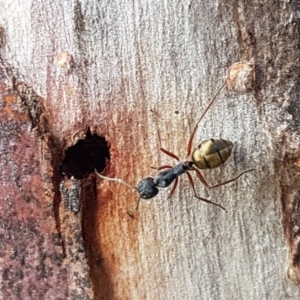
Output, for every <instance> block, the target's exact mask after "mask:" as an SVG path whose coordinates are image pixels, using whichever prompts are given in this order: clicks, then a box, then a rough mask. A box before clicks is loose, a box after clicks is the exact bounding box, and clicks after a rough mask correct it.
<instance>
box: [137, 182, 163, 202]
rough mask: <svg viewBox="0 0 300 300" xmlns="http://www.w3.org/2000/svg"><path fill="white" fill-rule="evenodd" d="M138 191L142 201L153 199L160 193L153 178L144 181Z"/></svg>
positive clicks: (139, 184)
mask: <svg viewBox="0 0 300 300" xmlns="http://www.w3.org/2000/svg"><path fill="white" fill-rule="evenodd" d="M137 191H138V193H139V194H140V197H141V198H142V199H151V198H153V197H155V196H156V195H157V194H158V192H159V190H158V188H157V187H156V186H155V183H154V178H152V177H146V178H144V179H142V180H141V181H140V182H139V183H138V185H137Z"/></svg>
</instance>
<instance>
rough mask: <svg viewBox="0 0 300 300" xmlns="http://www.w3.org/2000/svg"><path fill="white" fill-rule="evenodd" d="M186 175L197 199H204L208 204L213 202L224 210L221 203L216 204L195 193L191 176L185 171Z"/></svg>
mask: <svg viewBox="0 0 300 300" xmlns="http://www.w3.org/2000/svg"><path fill="white" fill-rule="evenodd" d="M186 175H187V176H188V179H189V182H190V186H191V187H192V189H193V192H194V196H195V197H196V198H197V199H199V200H201V201H204V202H207V203H210V204H213V205H216V206H219V207H220V208H222V209H224V210H225V211H226V209H225V208H224V207H223V206H222V205H220V204H217V203H215V202H212V201H209V200H207V199H205V198H202V197H200V196H198V195H197V193H196V190H195V186H194V181H193V178H192V176H191V174H190V173H188V172H186Z"/></svg>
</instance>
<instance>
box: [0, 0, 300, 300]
mask: <svg viewBox="0 0 300 300" xmlns="http://www.w3.org/2000/svg"><path fill="white" fill-rule="evenodd" d="M296 9H297V7H295V6H292V5H291V4H290V3H288V2H287V1H277V2H275V1H274V2H272V3H271V2H269V1H252V3H251V4H248V3H247V2H246V1H238V2H237V1H229V0H227V1H212V2H208V1H183V0H176V1H170V0H164V1H143V0H141V1H135V2H132V1H101V2H99V3H96V2H89V3H83V2H80V1H63V2H61V1H54V2H51V3H50V2H48V1H43V2H36V1H35V2H34V1H26V2H24V3H22V4H20V3H19V2H17V1H1V2H0V10H1V11H2V13H1V15H0V26H1V27H3V28H4V38H3V41H4V42H3V45H2V48H1V49H0V51H1V52H0V53H1V58H2V61H3V62H5V63H6V64H7V65H9V66H10V67H11V68H12V71H11V72H12V74H13V76H14V78H15V81H16V82H20V81H24V82H26V83H27V84H28V85H31V86H32V87H33V88H34V90H35V92H36V93H37V94H38V95H39V96H41V97H42V98H43V99H44V104H43V105H44V107H45V111H44V115H45V118H46V119H47V136H51V139H52V140H53V141H55V143H54V144H52V148H51V149H52V152H51V153H52V155H53V157H54V158H55V159H54V160H53V161H52V163H53V168H54V174H56V177H55V180H56V183H55V180H54V181H53V182H54V183H53V184H54V185H55V184H56V185H57V184H58V183H59V182H57V181H58V180H62V178H59V176H58V175H57V169H58V167H59V163H61V161H62V159H63V153H64V150H65V149H66V147H69V146H71V145H73V144H74V143H75V140H74V134H76V133H77V132H79V133H81V132H85V131H86V130H87V128H88V127H90V128H91V129H92V130H93V131H94V132H97V133H98V134H100V135H103V136H105V138H106V139H107V141H108V142H109V143H110V145H111V147H110V155H111V165H110V172H109V173H108V174H107V175H108V176H111V177H114V176H115V177H118V178H122V179H124V180H125V181H127V182H128V183H130V184H132V185H136V184H137V182H138V181H139V180H141V179H142V178H144V177H146V176H148V175H151V176H155V175H156V171H155V170H153V169H151V168H150V166H158V165H163V164H170V163H171V164H173V163H175V162H173V160H172V159H171V158H169V157H167V156H166V155H164V154H163V153H161V152H159V144H158V140H157V134H156V129H155V122H154V118H153V114H152V113H151V109H155V110H156V111H157V112H158V113H159V115H160V118H159V120H158V123H159V128H160V133H161V136H162V144H163V146H164V147H165V148H166V149H168V150H170V151H172V152H174V153H176V154H178V155H179V156H180V157H181V158H184V156H185V153H186V147H187V141H188V138H189V134H190V133H191V130H192V128H193V126H194V125H195V122H196V121H197V120H198V118H199V117H200V115H201V113H202V112H203V111H204V109H205V107H206V105H207V103H208V101H209V98H211V97H212V96H213V95H214V93H215V92H216V91H217V89H218V87H220V86H221V85H222V84H223V82H224V80H225V76H226V69H227V68H228V67H229V66H230V65H231V64H232V63H235V62H237V61H240V60H248V61H249V60H251V59H253V61H254V64H255V66H256V79H257V81H256V87H255V89H254V90H253V91H252V92H249V93H241V94H238V93H234V92H229V91H225V90H224V91H223V92H222V93H221V95H220V96H219V97H218V99H217V101H216V103H215V104H214V105H213V107H212V108H211V110H210V111H209V112H208V114H207V115H206V117H205V119H204V120H203V122H202V123H201V124H200V126H199V130H198V131H197V134H196V141H195V145H196V144H197V142H199V141H201V140H205V139H207V138H212V137H222V138H224V139H228V140H231V141H232V142H233V143H234V144H235V147H234V151H233V155H232V158H231V159H230V160H229V161H228V162H227V163H226V164H225V165H224V166H222V167H221V168H220V169H216V170H208V171H203V174H204V176H205V178H206V179H207V181H208V182H209V183H211V184H213V183H217V182H220V181H222V180H225V179H229V178H231V177H233V176H234V175H236V174H238V173H239V172H241V171H243V170H245V169H249V168H254V169H255V172H253V173H248V174H246V175H245V176H243V177H242V178H240V179H239V180H238V181H237V182H234V183H232V184H230V185H228V186H223V187H221V188H218V189H215V190H207V189H205V188H204V187H203V186H202V185H201V184H200V183H199V182H197V184H196V190H197V192H198V193H199V194H200V195H201V196H203V197H206V198H208V199H211V200H212V201H215V202H218V203H220V204H222V205H223V206H225V207H226V209H227V211H228V213H225V212H224V211H222V210H221V209H218V208H217V207H214V206H212V205H208V204H205V203H203V202H201V201H199V200H197V199H196V198H195V197H193V193H192V191H191V189H190V188H189V185H188V181H187V178H185V176H182V180H181V183H180V186H179V188H178V189H177V190H176V192H175V195H174V197H173V198H172V199H171V201H167V190H161V192H160V193H159V195H158V196H157V197H156V198H154V199H153V200H150V201H146V200H145V201H142V202H141V204H140V211H139V214H138V216H137V218H136V219H134V220H132V219H131V218H129V217H128V215H127V214H126V211H127V209H131V208H134V207H135V205H136V201H137V199H138V195H137V193H136V192H135V191H134V190H131V189H130V188H128V187H126V186H123V185H121V184H118V183H114V182H107V181H103V180H100V179H98V178H95V177H94V176H93V175H91V176H90V178H88V179H86V180H83V181H82V182H81V193H82V195H81V198H82V201H83V206H82V207H83V212H82V220H81V222H82V226H83V237H84V238H85V245H86V254H87V260H88V263H89V268H90V278H91V282H92V284H93V291H94V294H95V296H94V297H95V299H122V300H124V299H149V300H152V299H156V300H157V299H164V300H166V299H297V298H299V296H300V294H299V290H298V287H297V286H295V285H294V283H292V282H291V281H289V280H287V279H286V278H285V272H286V268H287V267H288V266H290V267H291V268H292V269H293V270H294V271H293V272H294V273H295V274H297V270H298V269H297V268H298V266H297V265H294V264H293V263H292V260H293V255H294V254H293V253H294V252H295V251H296V252H297V249H296V250H295V249H294V248H297V247H296V246H297V243H296V244H295V241H294V240H293V232H294V231H295V228H294V227H292V226H291V223H290V219H288V217H289V216H290V217H291V218H294V219H293V220H294V224H296V225H297V222H298V216H297V214H296V215H295V214H292V212H293V211H294V210H295V203H296V204H297V203H298V202H297V201H298V200H297V194H298V192H299V190H298V189H299V188H298V187H297V182H298V181H299V180H298V176H299V175H298V173H297V169H295V166H296V167H297V164H296V165H295V163H297V161H298V160H297V158H298V157H299V150H298V149H299V133H298V132H299V124H300V119H299V114H298V112H299V103H298V101H297V99H298V98H297V95H298V92H297V91H298V86H299V85H298V79H297V78H298V77H299V69H298V66H299V50H298V42H299V39H298V27H297V26H298V24H297V21H298V20H297V19H295V18H293V13H294V12H295V11H296ZM62 51H68V52H69V53H70V54H71V55H72V56H73V59H74V65H73V67H72V69H71V70H69V71H68V72H66V71H65V70H64V69H62V68H60V67H59V66H58V65H57V60H56V58H57V56H58V55H59V54H60V53H61V52H62ZM4 81H5V80H4V79H2V82H4ZM40 138H41V136H39V137H36V140H37V141H38V140H39V139H40ZM55 147H56V148H57V151H56V152H55V151H54V150H53V149H54V148H55ZM39 163H40V164H41V165H42V164H43V163H44V164H46V165H47V163H48V164H50V162H49V161H48V162H45V161H43V157H42V156H41V157H39ZM55 172H56V173H55ZM6 176H7V174H2V177H1V178H2V179H1V180H2V181H3V180H4V179H5V178H7V177H6ZM47 188H49V187H47ZM56 188H57V187H56ZM44 189H46V188H45V187H43V186H41V191H40V194H41V195H43V192H44ZM52 196H53V195H52ZM1 197H2V196H1ZM40 197H42V196H40ZM53 197H54V196H53ZM41 199H43V198H41ZM41 201H42V200H41ZM62 202H63V201H58V200H57V201H56V202H55V203H56V208H57V210H59V211H60V212H63V210H62V209H61V205H63V203H62ZM3 205H4V204H3ZM287 211H288V213H287ZM54 217H55V214H54V212H53V216H52V218H54ZM70 217H71V216H70ZM59 218H63V216H62V215H58V214H56V221H59V220H60V219H59ZM11 222H14V219H11ZM51 222H53V219H52V221H51ZM74 222H77V223H76V224H79V223H78V222H80V220H79V218H78V217H74ZM70 228H71V227H70ZM76 228H78V227H76ZM55 230H56V229H55V228H54V227H53V225H52V231H51V230H50V229H49V232H51V233H53V232H55ZM296 233H297V232H296ZM284 234H285V235H284ZM291 245H292V246H293V247H294V248H293V247H292V246H291ZM295 245H296V246H295ZM7 251H8V250H7ZM56 251H57V253H63V249H57V250H56ZM293 251H294V252H293ZM35 253H36V255H37V256H39V255H41V253H40V251H39V249H37V250H36V252H35ZM5 255H7V253H6V254H5ZM287 257H288V259H287ZM78 259H82V258H78ZM70 263H71V261H70ZM85 263H86V262H85V261H84V259H82V264H81V267H82V269H80V270H83V269H84V267H83V266H84V264H85ZM64 270H65V272H66V273H67V276H68V275H69V276H71V274H74V273H73V270H74V268H73V269H72V266H70V265H69V262H68V264H66V265H65V269H64ZM54 277H55V276H53V277H51V278H50V277H49V279H48V280H49V282H51V283H53V282H52V280H54V279H53V278H54ZM294 277H295V279H296V280H297V276H294ZM1 280H2V282H4V281H5V278H4V277H3V276H2V279H1ZM22 280H24V279H20V278H19V279H16V282H17V283H21V282H22ZM82 280H87V281H88V280H90V279H89V278H88V276H87V275H86V276H85V277H83V278H82ZM71 281H72V278H71ZM69 284H70V281H66V282H65V287H64V289H62V288H61V287H59V286H57V287H55V284H53V285H51V286H52V287H51V289H52V291H51V295H50V296H48V297H47V299H59V297H67V299H72V293H70V290H72V289H74V290H75V289H76V286H75V287H74V286H72V287H71V286H69ZM72 284H73V283H72ZM74 284H76V282H75V283H74ZM68 288H69V289H70V290H69V292H68ZM49 289H50V287H49ZM61 290H64V291H67V292H64V294H62V292H61ZM0 293H3V295H4V291H3V290H2V291H0ZM44 295H46V292H44ZM48 295H49V294H48ZM54 295H59V296H56V298H55V296H54ZM84 297H86V299H89V298H91V297H92V294H91V293H86V294H85V296H84ZM28 299H30V298H28ZM62 299H66V298H62Z"/></svg>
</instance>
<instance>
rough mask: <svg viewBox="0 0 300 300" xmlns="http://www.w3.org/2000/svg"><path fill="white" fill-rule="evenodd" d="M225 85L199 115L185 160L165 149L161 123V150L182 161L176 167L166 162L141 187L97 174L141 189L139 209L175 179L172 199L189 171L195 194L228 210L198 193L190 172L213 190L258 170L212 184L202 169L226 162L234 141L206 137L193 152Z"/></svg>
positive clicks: (215, 166)
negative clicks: (201, 127) (204, 121)
mask: <svg viewBox="0 0 300 300" xmlns="http://www.w3.org/2000/svg"><path fill="white" fill-rule="evenodd" d="M225 85H226V83H224V84H223V85H222V86H221V88H220V89H219V90H218V92H217V93H216V95H215V96H214V97H213V98H212V100H211V101H210V102H209V104H208V106H207V107H206V109H205V110H204V112H203V113H202V115H201V117H200V118H199V120H198V122H197V123H196V125H195V127H194V129H193V131H192V134H191V136H190V138H189V142H188V145H187V155H186V157H185V159H184V160H183V161H180V159H179V157H178V156H177V155H175V154H174V153H172V152H170V151H168V150H166V149H164V148H163V147H162V146H161V138H160V133H159V130H158V126H157V135H158V140H159V146H160V150H161V151H162V152H163V153H165V154H167V155H168V156H170V157H172V158H174V159H176V160H177V161H178V163H177V164H176V165H175V166H174V167H173V166H171V165H164V166H160V167H158V168H155V169H157V170H163V169H167V170H164V171H161V172H159V173H158V175H157V176H156V178H153V177H146V178H143V179H142V180H141V181H140V182H139V183H138V185H137V187H134V186H131V185H130V184H128V183H127V182H125V181H123V180H122V179H119V178H110V177H106V176H103V175H101V174H99V173H98V172H97V170H95V173H96V174H97V175H98V176H99V177H100V178H102V179H107V180H112V181H117V182H120V183H123V184H125V185H127V186H129V187H131V188H133V189H135V190H137V192H138V193H139V196H140V197H139V200H138V202H137V206H136V209H135V210H136V211H137V210H138V208H139V203H140V200H141V199H151V198H153V197H155V196H156V195H157V194H158V192H159V189H158V187H160V188H166V187H168V186H169V185H170V184H171V183H172V182H174V185H173V187H172V189H171V191H170V193H169V195H168V199H170V198H171V197H172V196H173V194H174V191H175V189H176V187H177V185H178V178H179V176H180V175H182V174H186V175H187V176H188V180H189V183H190V186H191V188H192V190H193V192H194V196H195V197H196V198H197V199H199V200H201V201H204V202H207V203H210V204H213V205H216V206H218V207H220V208H222V209H223V210H225V211H226V209H225V208H224V207H223V206H222V205H220V204H217V203H215V202H212V201H210V200H208V199H205V198H202V197H200V196H198V195H197V193H196V190H195V185H194V181H193V178H192V176H191V174H190V173H189V172H190V171H195V172H196V175H197V178H198V179H199V180H200V181H201V183H202V184H203V185H205V186H206V187H207V188H209V189H213V188H216V187H219V186H222V185H225V184H228V183H230V182H233V181H235V180H237V179H238V178H239V177H241V176H242V175H243V174H245V173H248V172H250V171H253V170H254V169H250V170H246V171H243V172H241V173H240V174H239V175H238V176H236V177H234V178H232V179H229V180H226V181H224V182H221V183H218V184H216V185H213V186H210V185H209V184H208V183H207V182H206V180H205V179H204V177H203V175H202V174H201V172H200V170H199V169H213V168H217V167H219V166H220V165H222V164H224V163H225V162H226V161H227V159H228V158H229V157H230V155H231V151H232V148H233V143H232V142H230V141H228V140H224V139H209V140H205V141H203V142H201V143H200V144H199V145H198V146H197V147H196V148H195V149H194V150H193V151H192V145H193V140H194V137H195V134H196V131H197V128H198V125H199V123H200V122H201V120H202V119H203V117H204V116H205V115H206V113H207V111H208V110H209V109H210V107H211V106H212V104H213V103H214V101H215V100H216V98H217V96H218V95H219V93H220V92H221V90H222V89H223V88H224V86H225ZM151 111H152V110H151ZM152 112H153V113H155V112H154V111H152ZM156 125H157V124H156ZM195 166H196V167H195ZM128 215H129V216H130V217H131V218H133V215H132V214H131V213H129V212H128Z"/></svg>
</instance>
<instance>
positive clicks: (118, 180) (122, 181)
mask: <svg viewBox="0 0 300 300" xmlns="http://www.w3.org/2000/svg"><path fill="white" fill-rule="evenodd" d="M94 171H95V173H96V174H97V175H98V176H99V177H100V178H102V179H106V180H110V181H116V182H119V183H123V184H125V185H127V186H128V187H131V188H133V189H135V190H137V188H136V187H135V186H132V185H130V184H129V183H127V182H125V181H124V180H122V179H120V178H111V177H107V176H104V175H101V174H100V173H98V172H97V170H96V169H95V170H94Z"/></svg>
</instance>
